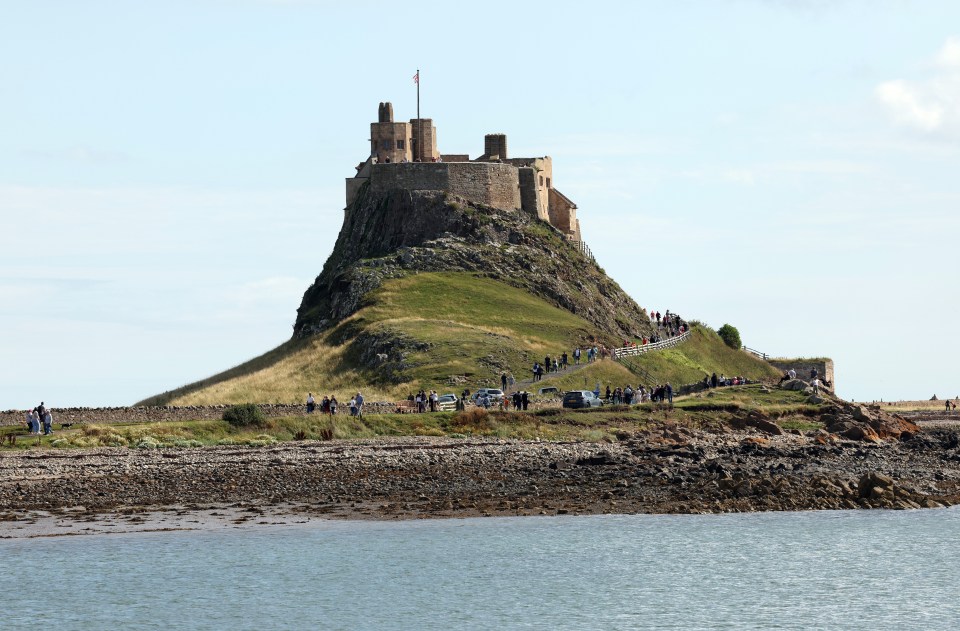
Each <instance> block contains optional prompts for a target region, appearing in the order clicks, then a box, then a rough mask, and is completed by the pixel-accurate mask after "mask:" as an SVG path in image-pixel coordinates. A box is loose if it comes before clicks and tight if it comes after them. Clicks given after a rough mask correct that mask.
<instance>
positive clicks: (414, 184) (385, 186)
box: [370, 162, 520, 210]
mask: <svg viewBox="0 0 960 631" xmlns="http://www.w3.org/2000/svg"><path fill="white" fill-rule="evenodd" d="M370 186H371V192H373V193H374V194H378V195H379V194H383V193H386V192H387V191H390V190H394V189H403V190H410V191H446V192H449V193H451V194H453V195H457V196H459V197H463V198H465V199H468V200H470V201H474V202H477V203H480V204H486V205H488V206H494V207H496V208H503V209H508V210H509V209H519V208H520V187H519V176H518V171H517V169H516V168H515V167H513V166H511V165H508V164H497V163H487V162H452V163H446V162H422V163H416V162H406V163H400V164H376V165H373V168H372V169H371V173H370Z"/></svg>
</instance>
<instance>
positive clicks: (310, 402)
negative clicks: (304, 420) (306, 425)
mask: <svg viewBox="0 0 960 631" xmlns="http://www.w3.org/2000/svg"><path fill="white" fill-rule="evenodd" d="M316 407H317V402H316V400H315V399H314V398H313V393H312V392H308V393H307V414H313V410H314V409H316Z"/></svg>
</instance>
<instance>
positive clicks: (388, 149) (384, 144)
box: [381, 140, 392, 151]
mask: <svg viewBox="0 0 960 631" xmlns="http://www.w3.org/2000/svg"><path fill="white" fill-rule="evenodd" d="M381 144H382V145H383V148H384V149H385V150H387V151H390V145H391V144H392V143H391V142H390V141H389V140H384V141H383V142H382V143H381Z"/></svg>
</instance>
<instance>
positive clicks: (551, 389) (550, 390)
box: [537, 386, 563, 397]
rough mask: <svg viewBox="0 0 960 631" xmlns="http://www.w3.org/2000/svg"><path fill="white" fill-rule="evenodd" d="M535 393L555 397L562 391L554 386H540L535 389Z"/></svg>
mask: <svg viewBox="0 0 960 631" xmlns="http://www.w3.org/2000/svg"><path fill="white" fill-rule="evenodd" d="M537 394H545V395H547V396H554V397H556V396H560V395H561V394H563V393H562V392H560V388H557V387H555V386H547V387H545V388H540V389H539V390H537Z"/></svg>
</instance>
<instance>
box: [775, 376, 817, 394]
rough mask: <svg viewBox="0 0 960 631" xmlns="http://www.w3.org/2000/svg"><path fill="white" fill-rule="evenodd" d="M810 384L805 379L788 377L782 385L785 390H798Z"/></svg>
mask: <svg viewBox="0 0 960 631" xmlns="http://www.w3.org/2000/svg"><path fill="white" fill-rule="evenodd" d="M809 385H810V384H808V383H807V382H806V381H804V380H803V379H788V380H787V381H784V382H783V383H781V384H780V387H781V388H782V389H784V390H796V391H798V392H800V391H803V390H805V389H806V388H807V387H809Z"/></svg>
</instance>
